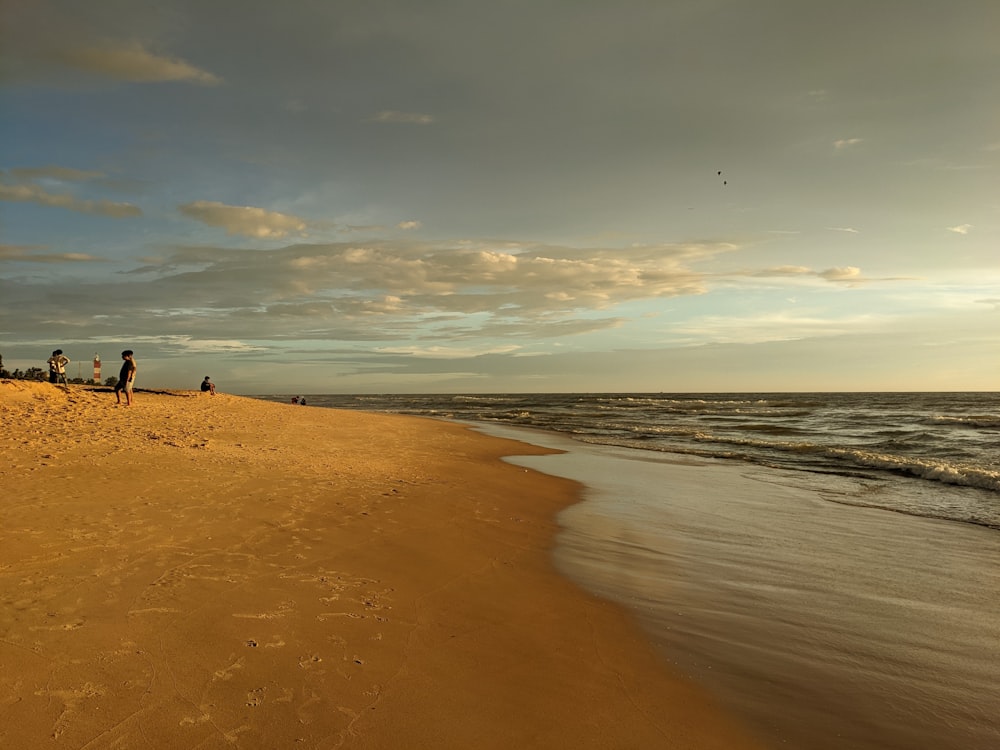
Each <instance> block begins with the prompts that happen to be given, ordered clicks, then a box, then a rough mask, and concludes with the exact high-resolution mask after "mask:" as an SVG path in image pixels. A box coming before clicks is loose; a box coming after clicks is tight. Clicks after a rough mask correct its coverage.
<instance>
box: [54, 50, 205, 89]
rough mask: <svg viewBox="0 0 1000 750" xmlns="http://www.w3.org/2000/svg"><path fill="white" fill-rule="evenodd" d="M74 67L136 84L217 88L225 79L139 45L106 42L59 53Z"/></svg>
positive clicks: (63, 60) (61, 57) (58, 54)
mask: <svg viewBox="0 0 1000 750" xmlns="http://www.w3.org/2000/svg"><path fill="white" fill-rule="evenodd" d="M55 56H56V57H58V58H59V59H60V60H61V61H62V62H63V63H64V64H66V65H68V66H69V67H71V68H76V69H78V70H84V71H87V72H89V73H96V74H98V75H103V76H107V77H108V78H113V79H115V80H119V81H130V82H133V83H159V82H165V81H186V82H190V83H196V84H199V85H202V86H216V85H218V84H220V83H222V79H221V78H219V77H218V76H216V75H213V74H212V73H209V72H208V71H205V70H201V69H200V68H197V67H195V66H194V65H192V64H190V63H188V62H186V61H184V60H180V59H176V58H171V57H165V56H162V55H157V54H154V53H152V52H150V51H149V50H147V49H146V48H145V47H143V45H142V44H140V43H139V42H114V41H106V42H102V43H100V44H95V45H86V46H70V47H67V48H64V49H61V50H59V51H58V52H57V53H55Z"/></svg>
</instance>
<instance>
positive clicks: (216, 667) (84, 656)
mask: <svg viewBox="0 0 1000 750" xmlns="http://www.w3.org/2000/svg"><path fill="white" fill-rule="evenodd" d="M0 416H2V425H3V428H2V433H0V456H2V457H0V487H2V498H0V746H2V747H4V748H11V749H14V750H17V749H21V748H24V749H27V748H44V747H61V748H77V749H80V750H83V749H87V750H96V749H98V748H184V749H185V750H190V749H191V748H228V747H244V748H336V747H357V748H513V747H534V748H581V747H592V748H654V747H657V748H659V747H670V748H738V747H751V746H753V745H752V743H751V742H750V741H748V740H747V739H746V738H745V737H744V735H743V733H742V731H741V729H740V728H739V727H736V726H734V724H733V723H732V722H731V721H729V720H728V718H727V717H724V716H722V715H721V714H720V713H719V712H718V711H717V710H716V709H715V707H714V705H713V703H712V701H711V699H710V698H709V697H708V696H706V695H705V694H703V693H701V692H700V691H699V690H697V689H696V688H694V687H692V686H691V685H688V684H686V683H685V682H683V681H681V680H679V679H678V678H676V677H675V676H673V675H671V674H669V673H668V672H667V671H666V670H665V668H664V666H663V665H662V664H660V662H659V661H658V660H657V657H656V656H655V655H654V652H653V650H652V648H651V647H650V646H649V645H648V644H647V643H646V642H645V641H644V639H643V638H642V637H641V635H640V634H639V632H638V631H637V630H636V628H635V627H634V625H633V624H632V623H631V622H630V621H629V620H628V618H627V617H626V616H625V615H624V614H623V613H622V611H621V610H619V609H618V608H617V607H615V606H613V605H611V604H608V603H606V602H604V601H602V600H598V599H594V598H592V597H589V596H588V595H586V594H584V593H583V592H581V591H580V590H578V589H577V588H575V587H574V586H573V585H572V584H571V583H569V582H567V581H566V580H564V579H562V578H560V577H559V576H558V575H557V574H555V573H554V571H553V570H552V567H551V565H550V561H549V549H550V546H551V544H552V538H553V534H554V531H555V528H554V525H553V521H552V518H553V516H554V514H555V512H556V511H558V510H559V509H560V508H562V507H564V506H565V505H566V504H568V503H570V502H572V501H573V500H574V498H575V493H576V487H575V485H573V484H572V483H570V482H567V481H565V480H562V479H557V478H554V477H548V476H544V475H540V474H537V473H534V472H529V471H526V470H524V469H522V468H518V467H515V466H512V465H509V464H506V463H504V462H502V461H500V460H499V457H500V456H503V455H510V454H515V453H517V454H531V453H541V452H544V449H542V448H537V447H533V446H528V445H524V444H521V443H515V442H512V441H508V440H502V439H499V438H491V437H486V436H483V435H479V434H476V433H472V432H469V431H468V430H466V429H465V428H464V427H462V426H460V425H454V424H448V423H443V422H436V421H431V420H423V419H417V418H410V417H394V416H385V415H375V414H364V413H360V412H342V411H335V410H329V409H318V408H313V407H301V406H292V405H290V404H277V403H267V402H261V401H255V400H252V399H246V398H240V397H235V396H229V395H226V394H219V395H217V396H214V397H211V396H208V395H203V394H200V393H195V392H193V391H192V392H182V391H178V392H159V393H151V392H146V391H139V392H137V393H136V403H135V406H134V407H131V408H126V407H124V406H122V407H115V406H114V397H113V395H112V394H111V393H110V391H108V390H107V389H102V388H88V387H83V386H70V387H69V388H63V387H57V386H51V385H48V384H43V383H26V382H21V381H0Z"/></svg>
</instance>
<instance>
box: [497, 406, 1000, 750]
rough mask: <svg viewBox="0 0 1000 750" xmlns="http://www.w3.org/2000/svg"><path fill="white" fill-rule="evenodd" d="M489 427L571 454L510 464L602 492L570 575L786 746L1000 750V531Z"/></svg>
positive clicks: (568, 532)
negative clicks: (623, 611) (633, 618)
mask: <svg viewBox="0 0 1000 750" xmlns="http://www.w3.org/2000/svg"><path fill="white" fill-rule="evenodd" d="M483 429H484V431H488V432H490V433H491V434H499V435H503V436H506V437H514V438H518V439H521V440H524V441H526V442H531V443H534V444H539V445H546V446H550V447H555V448H560V449H562V450H565V451H568V452H567V453H565V454H562V455H556V456H540V457H516V458H512V459H510V460H511V461H512V462H513V463H516V464H518V465H523V466H529V467H532V468H535V469H538V470H540V471H543V472H545V473H549V474H555V475H558V476H565V477H568V478H572V479H576V480H578V481H580V482H583V483H584V484H585V485H586V486H587V491H586V493H585V501H584V502H582V503H579V504H577V505H575V506H573V507H571V508H569V509H567V510H566V511H564V512H563V514H562V515H561V516H560V522H561V524H562V526H563V531H562V533H561V534H560V537H559V540H558V546H557V550H556V552H555V559H556V564H557V566H558V567H559V568H560V569H561V570H562V571H563V572H564V573H565V574H566V575H568V576H570V577H572V578H573V579H574V580H576V581H577V582H579V583H580V584H581V585H583V586H584V587H586V588H588V589H590V590H592V591H594V592H595V593H597V594H599V595H601V596H605V597H607V598H610V599H613V600H616V601H619V602H622V603H623V604H625V605H626V606H628V607H629V608H631V609H632V610H633V611H634V612H635V613H636V614H637V616H638V617H639V619H640V621H641V622H642V624H643V626H644V627H645V628H646V629H647V630H648V631H649V633H650V635H651V636H652V638H653V639H654V640H655V641H656V642H657V643H658V644H659V646H660V647H661V648H662V649H663V652H664V654H665V655H666V657H667V659H668V660H669V661H671V662H672V663H673V664H674V665H675V666H676V667H677V668H678V669H680V670H681V671H682V672H684V673H685V674H687V675H689V676H690V677H692V678H693V679H695V680H696V681H698V682H700V683H702V684H704V685H706V686H707V687H709V688H710V689H712V690H713V691H714V692H715V693H716V695H718V696H720V697H721V699H722V701H723V702H724V704H725V705H726V706H728V707H729V708H730V709H731V710H733V711H734V712H736V713H738V714H740V715H741V716H743V717H744V718H746V719H747V721H748V722H749V723H750V724H751V725H752V726H754V727H756V729H757V730H758V732H759V733H760V734H761V735H762V736H763V737H764V738H766V739H767V740H769V741H770V742H771V743H772V744H773V745H774V746H775V747H783V748H792V749H793V750H827V749H828V748H829V749H830V750H833V748H837V749H838V750H842V749H843V748H852V750H925V749H926V750H932V749H933V750H995V749H996V748H1000V567H998V562H1000V533H998V532H997V531H996V530H995V529H990V528H985V527H982V526H976V525H970V524H968V523H959V522H954V521H946V520H938V519H931V518H923V517H917V516H912V515H908V514H905V513H899V512H891V511H887V510H883V509H880V508H872V507H864V506H863V505H861V506H859V504H858V503H857V502H856V499H857V497H858V496H859V495H860V494H862V493H864V492H866V491H867V490H866V486H865V483H864V480H863V479H859V478H852V477H845V476H828V475H821V474H815V473H803V472H794V471H782V470H776V469H771V468H764V467H759V466H746V465H738V464H733V463H726V462H719V461H714V460H704V459H695V458H692V457H684V456H676V455H670V454H652V453H650V452H648V451H636V450H630V449H627V448H614V447H608V446H593V445H584V444H581V443H579V442H577V441H573V440H568V439H565V438H564V437H562V436H559V435H555V434H552V433H545V432H538V431H532V430H523V429H515V428H508V427H496V426H490V427H488V428H483ZM902 486H903V487H905V486H906V485H902ZM880 491H882V492H885V490H884V489H883V490H880ZM890 500H892V498H890ZM896 500H898V501H900V502H905V498H896Z"/></svg>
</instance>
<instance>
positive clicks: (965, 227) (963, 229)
mask: <svg viewBox="0 0 1000 750" xmlns="http://www.w3.org/2000/svg"><path fill="white" fill-rule="evenodd" d="M971 229H972V224H959V225H958V226H957V227H948V231H949V232H954V233H955V234H968V233H969V230H971Z"/></svg>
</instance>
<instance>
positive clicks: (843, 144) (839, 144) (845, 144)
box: [833, 138, 863, 150]
mask: <svg viewBox="0 0 1000 750" xmlns="http://www.w3.org/2000/svg"><path fill="white" fill-rule="evenodd" d="M862 140H863V139H862V138H841V139H840V140H837V141H834V142H833V147H834V148H835V149H838V150H839V149H845V148H850V147H851V146H857V145H858V144H859V143H861V142H862Z"/></svg>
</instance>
